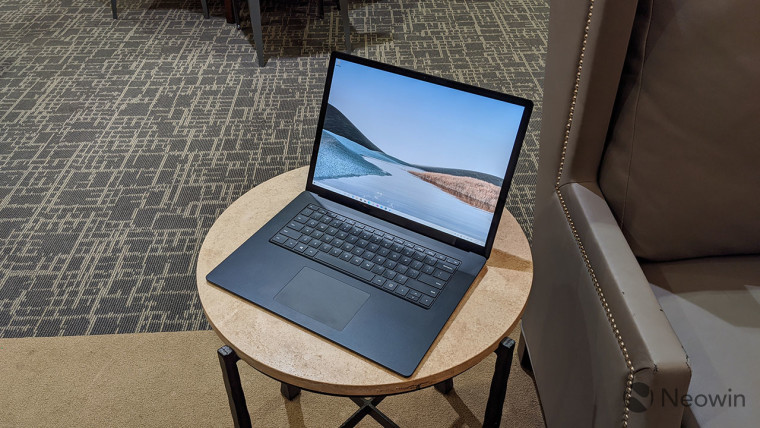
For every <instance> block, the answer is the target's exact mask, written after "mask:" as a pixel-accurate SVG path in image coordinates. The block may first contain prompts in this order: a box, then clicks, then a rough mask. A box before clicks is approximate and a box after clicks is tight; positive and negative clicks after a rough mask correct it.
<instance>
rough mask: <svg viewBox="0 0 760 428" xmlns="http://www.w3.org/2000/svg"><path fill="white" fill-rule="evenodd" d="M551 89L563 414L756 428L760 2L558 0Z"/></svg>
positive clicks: (536, 249)
mask: <svg viewBox="0 0 760 428" xmlns="http://www.w3.org/2000/svg"><path fill="white" fill-rule="evenodd" d="M544 88H545V89H544V91H545V93H544V103H543V119H542V123H543V124H542V129H541V141H540V169H539V182H538V187H537V191H536V207H535V222H534V240H533V258H534V263H535V265H534V266H535V276H534V278H535V279H534V285H533V289H532V292H531V297H530V299H529V301H528V307H527V308H526V312H525V315H524V317H523V324H522V326H523V335H524V339H525V344H526V346H527V354H528V355H529V356H530V363H531V364H532V367H533V371H534V375H535V380H536V384H537V386H538V392H539V396H540V399H541V402H542V405H543V408H544V411H545V415H546V421H547V423H548V425H549V426H550V427H554V426H560V427H566V426H580V427H588V426H598V427H612V426H636V427H641V426H652V427H669V426H679V425H682V424H683V425H686V426H720V427H729V426H731V427H733V426H737V427H739V426H758V425H757V424H758V421H759V420H760V2H757V0H730V1H714V0H640V1H635V0H614V1H613V0H595V1H591V2H589V1H587V0H583V1H582V0H563V1H554V2H552V4H551V14H550V31H549V51H548V56H547V65H546V76H545V80H544ZM521 351H524V350H521ZM528 355H525V354H524V357H525V358H527V356H528ZM524 361H526V360H524ZM526 362H527V361H526Z"/></svg>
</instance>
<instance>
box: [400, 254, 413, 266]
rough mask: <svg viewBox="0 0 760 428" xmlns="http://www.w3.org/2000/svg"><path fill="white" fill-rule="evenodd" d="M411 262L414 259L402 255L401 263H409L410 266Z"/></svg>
mask: <svg viewBox="0 0 760 428" xmlns="http://www.w3.org/2000/svg"><path fill="white" fill-rule="evenodd" d="M411 262H412V259H411V258H409V257H407V256H401V259H399V263H401V264H402V265H407V266H408V265H409V263H411Z"/></svg>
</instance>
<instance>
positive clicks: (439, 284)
mask: <svg viewBox="0 0 760 428" xmlns="http://www.w3.org/2000/svg"><path fill="white" fill-rule="evenodd" d="M417 279H418V280H419V281H420V282H424V283H425V284H427V285H432V286H433V287H435V288H437V289H441V288H443V286H444V285H446V282H445V281H443V280H441V279H438V278H434V277H432V276H430V275H426V274H424V273H423V274H421V275H420V276H419V277H417Z"/></svg>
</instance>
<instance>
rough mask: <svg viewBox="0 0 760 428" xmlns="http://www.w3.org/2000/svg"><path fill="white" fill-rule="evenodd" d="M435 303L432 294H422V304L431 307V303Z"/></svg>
mask: <svg viewBox="0 0 760 428" xmlns="http://www.w3.org/2000/svg"><path fill="white" fill-rule="evenodd" d="M432 304H433V298H432V297H430V296H426V295H422V296H420V305H422V306H424V307H426V308H429V307H430V305H432Z"/></svg>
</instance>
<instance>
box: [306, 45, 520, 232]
mask: <svg viewBox="0 0 760 428" xmlns="http://www.w3.org/2000/svg"><path fill="white" fill-rule="evenodd" d="M522 114H523V107H522V106H518V105H514V104H510V103H506V102H503V101H498V100H494V99H491V98H486V97H481V96H478V95H474V94H470V93H467V92H462V91H458V90H455V89H451V88H446V87H443V86H438V85H433V84H430V83H427V82H424V81H420V80H416V79H411V78H408V77H405V76H400V75H397V74H393V73H388V72H385V71H382V70H377V69H374V68H369V67H365V66H362V65H359V64H355V63H353V62H348V61H344V60H340V59H339V60H336V64H335V70H334V72H333V80H332V85H331V89H330V95H329V98H328V106H327V112H326V114H325V120H324V126H323V131H322V136H321V141H320V145H319V153H318V154H317V162H316V166H315V171H314V184H316V185H317V186H320V187H323V188H326V189H328V190H332V191H336V192H338V193H341V194H344V195H346V196H353V197H356V198H360V199H364V200H367V201H369V202H370V204H372V205H375V206H377V205H379V206H380V207H382V208H385V209H387V210H388V211H390V212H393V213H394V214H397V215H401V216H403V217H406V218H409V219H412V220H415V221H417V222H420V223H422V224H425V225H427V226H430V227H433V228H436V229H438V230H442V231H444V232H446V233H449V234H452V235H454V236H459V237H462V238H464V239H467V240H469V241H471V242H475V243H477V244H480V245H483V244H484V243H485V240H486V236H487V234H488V229H489V226H490V224H491V220H492V218H493V212H494V209H495V206H496V200H497V198H498V196H499V191H500V189H501V184H502V177H503V176H504V173H505V172H506V169H507V165H508V163H509V156H510V155H511V153H512V148H513V146H514V141H515V137H516V135H517V130H518V127H519V124H520V119H521V117H522Z"/></svg>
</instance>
